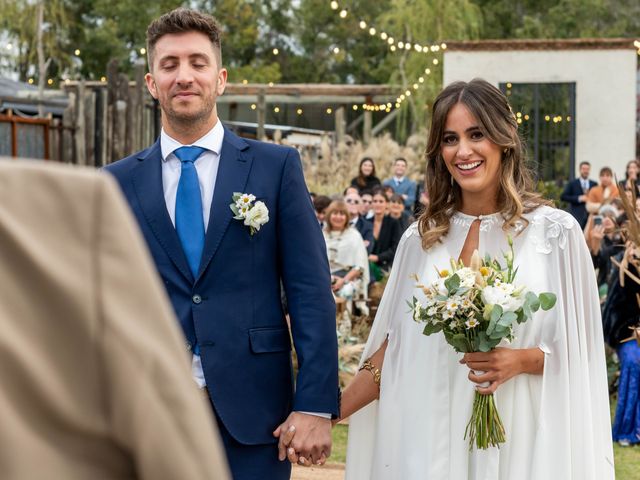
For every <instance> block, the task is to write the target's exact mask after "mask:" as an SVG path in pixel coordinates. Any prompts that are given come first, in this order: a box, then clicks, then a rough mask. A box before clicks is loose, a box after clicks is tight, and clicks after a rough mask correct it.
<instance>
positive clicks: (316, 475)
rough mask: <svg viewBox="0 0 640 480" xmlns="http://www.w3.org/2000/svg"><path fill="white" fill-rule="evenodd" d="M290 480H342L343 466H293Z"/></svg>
mask: <svg viewBox="0 0 640 480" xmlns="http://www.w3.org/2000/svg"><path fill="white" fill-rule="evenodd" d="M291 480H344V465H343V464H341V463H333V464H329V463H328V464H326V465H324V466H323V467H308V468H307V467H300V466H297V465H294V466H293V471H292V472H291Z"/></svg>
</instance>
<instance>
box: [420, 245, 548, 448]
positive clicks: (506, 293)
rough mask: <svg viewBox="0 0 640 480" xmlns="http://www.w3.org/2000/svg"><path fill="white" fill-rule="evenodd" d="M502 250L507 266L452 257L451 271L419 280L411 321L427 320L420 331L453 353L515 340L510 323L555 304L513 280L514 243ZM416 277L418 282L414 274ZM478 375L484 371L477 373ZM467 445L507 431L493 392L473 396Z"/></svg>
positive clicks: (493, 442) (494, 440)
mask: <svg viewBox="0 0 640 480" xmlns="http://www.w3.org/2000/svg"><path fill="white" fill-rule="evenodd" d="M508 243H509V251H508V252H506V253H504V254H503V256H504V261H505V266H504V268H503V266H502V265H501V264H500V263H499V262H498V260H496V259H494V258H491V257H489V256H488V255H487V256H485V258H484V259H481V258H480V255H479V254H478V252H477V251H475V252H474V253H473V256H472V258H471V265H470V266H469V267H465V266H464V265H463V264H462V262H456V261H455V260H453V259H452V260H451V270H441V271H438V279H437V280H436V281H435V282H433V283H432V284H431V285H427V286H425V285H421V284H418V285H417V287H418V288H420V289H421V290H422V292H423V293H424V299H423V300H422V301H421V300H419V299H418V298H416V297H415V296H414V297H413V299H412V301H411V302H409V305H410V307H411V311H412V314H413V319H414V320H415V321H416V322H422V323H424V324H425V327H424V331H423V333H424V334H425V335H433V334H434V333H438V332H442V333H443V334H444V337H445V340H446V341H447V343H448V344H449V345H451V346H452V347H453V348H454V350H455V351H456V352H460V353H469V352H478V351H479V352H488V351H489V350H491V349H492V348H495V347H496V346H497V345H498V344H499V343H500V342H501V341H502V339H506V340H507V341H512V340H513V339H514V334H513V327H514V324H515V323H516V322H517V323H523V322H525V321H527V320H529V319H531V317H532V316H533V314H534V313H535V312H536V311H537V310H538V309H540V308H542V310H549V309H551V308H552V307H553V306H554V305H555V303H556V296H555V295H554V294H553V293H541V294H540V295H536V294H535V293H533V292H531V291H528V290H527V289H526V287H525V286H522V285H520V286H518V285H516V284H515V283H514V280H515V277H516V273H517V271H518V269H517V268H516V269H514V268H513V257H514V254H513V241H512V240H511V238H510V237H509V238H508ZM415 278H416V281H419V280H418V278H417V276H416V277H415ZM475 373H476V374H481V373H483V372H475ZM467 437H468V438H469V448H472V447H473V444H474V443H475V445H476V447H477V448H478V449H487V448H489V446H498V445H499V444H500V443H504V441H505V432H504V427H503V425H502V421H501V420H500V415H499V414H498V411H497V409H496V405H495V401H494V398H493V394H492V395H481V394H479V393H478V392H476V394H475V399H474V403H473V410H472V413H471V419H470V420H469V423H468V424H467V428H466V430H465V437H464V438H465V439H466V438H467Z"/></svg>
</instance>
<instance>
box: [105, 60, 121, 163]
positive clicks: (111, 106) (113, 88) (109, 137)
mask: <svg viewBox="0 0 640 480" xmlns="http://www.w3.org/2000/svg"><path fill="white" fill-rule="evenodd" d="M117 98H118V61H117V60H115V59H113V60H111V61H109V64H108V65H107V108H106V112H107V121H106V127H107V128H106V135H105V137H104V143H105V146H106V155H105V157H104V163H105V164H109V163H111V162H112V161H113V158H114V153H113V143H114V142H113V137H114V122H115V109H116V100H117Z"/></svg>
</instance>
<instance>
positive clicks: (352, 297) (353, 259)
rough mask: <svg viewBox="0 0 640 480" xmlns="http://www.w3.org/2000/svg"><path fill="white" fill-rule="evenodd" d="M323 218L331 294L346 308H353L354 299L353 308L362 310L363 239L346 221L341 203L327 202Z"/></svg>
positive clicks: (366, 273) (366, 267) (365, 276)
mask: <svg viewBox="0 0 640 480" xmlns="http://www.w3.org/2000/svg"><path fill="white" fill-rule="evenodd" d="M325 221H326V224H327V225H326V227H325V228H324V229H323V233H324V240H325V243H326V245H327V257H328V258H329V267H330V269H331V288H332V289H333V293H334V294H335V295H336V296H338V297H342V298H344V299H345V300H347V309H348V310H349V311H351V310H352V308H353V302H357V303H356V305H357V307H358V308H359V309H361V310H362V309H363V307H364V306H365V305H364V304H365V302H364V301H365V300H366V298H367V287H368V285H369V265H368V261H367V249H366V248H365V246H364V241H363V240H362V237H361V236H360V234H359V233H358V231H357V230H356V229H355V228H353V227H352V226H351V224H350V222H349V211H348V210H347V205H346V204H345V202H343V201H341V200H334V201H333V202H331V205H329V207H328V208H327V214H326V217H325ZM361 302H362V303H361Z"/></svg>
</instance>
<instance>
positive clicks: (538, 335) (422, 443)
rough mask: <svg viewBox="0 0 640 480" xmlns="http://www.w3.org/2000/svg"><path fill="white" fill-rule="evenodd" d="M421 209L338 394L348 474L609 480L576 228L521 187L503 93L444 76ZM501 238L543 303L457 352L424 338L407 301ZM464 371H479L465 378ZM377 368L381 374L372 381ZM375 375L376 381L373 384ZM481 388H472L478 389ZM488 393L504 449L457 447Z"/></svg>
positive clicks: (527, 186) (591, 288)
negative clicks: (506, 338)
mask: <svg viewBox="0 0 640 480" xmlns="http://www.w3.org/2000/svg"><path fill="white" fill-rule="evenodd" d="M427 159H428V167H427V168H428V173H427V178H428V188H427V191H428V192H429V197H430V201H431V203H430V205H429V207H428V209H427V211H426V212H425V214H424V215H423V216H422V218H421V219H420V220H419V222H417V223H415V224H414V225H412V226H411V227H410V228H409V229H408V230H407V231H406V232H405V234H404V236H403V238H402V240H401V242H400V245H399V247H398V250H397V254H396V258H395V260H394V266H393V269H392V272H391V276H390V278H389V282H388V285H387V288H386V291H385V293H384V297H383V299H382V302H381V304H380V308H379V310H378V314H377V316H376V319H375V322H374V324H373V329H372V332H371V335H370V337H369V340H368V342H367V346H366V348H365V351H364V355H363V361H364V359H367V360H368V363H367V364H366V368H365V369H362V370H361V371H360V372H358V375H357V376H356V377H355V378H354V380H353V382H352V383H351V385H350V386H349V387H348V388H347V389H346V390H345V391H344V393H343V395H342V410H341V413H342V417H343V418H344V417H347V416H350V415H351V414H352V413H354V412H356V411H357V413H355V414H354V415H353V416H351V420H350V426H349V445H348V451H347V479H348V480H356V479H363V480H364V479H367V480H369V479H375V480H383V479H384V480H396V479H397V480H411V479H421V480H422V479H427V480H498V479H499V480H515V479H518V480H548V479H554V480H555V479H559V480H569V479H571V480H609V479H613V478H614V468H613V451H612V443H611V428H610V418H609V400H608V389H607V378H606V369H605V358H604V343H603V339H602V331H601V320H600V308H599V303H598V296H597V290H596V284H595V276H594V272H593V267H592V263H591V259H590V256H589V253H588V251H587V247H586V245H585V241H584V238H583V234H582V231H581V230H580V227H579V225H578V223H577V222H576V221H575V220H574V219H573V217H571V216H570V215H569V214H567V213H565V212H563V211H560V210H556V209H554V208H551V207H550V206H547V204H546V202H545V201H544V200H542V199H541V198H540V197H538V196H537V195H536V194H535V193H532V192H533V189H532V188H531V181H530V176H529V173H528V171H527V170H526V167H525V164H524V149H523V146H522V144H521V142H520V140H519V138H518V134H517V123H516V119H515V117H514V115H513V113H512V111H511V109H510V107H509V104H508V102H507V99H506V98H505V97H504V95H503V94H502V93H501V92H500V91H499V90H498V89H496V88H495V87H493V86H492V85H490V84H489V83H487V82H485V81H483V80H473V81H471V82H469V83H464V82H457V83H454V84H452V85H450V86H449V87H447V88H446V89H445V90H443V91H442V92H441V93H440V95H439V96H438V98H437V100H436V102H435V104H434V106H433V116H432V125H431V130H430V136H429V145H428V148H427ZM507 234H511V235H512V236H513V238H514V250H515V264H516V265H517V266H519V271H518V275H517V277H516V283H519V284H522V285H525V286H526V287H528V288H529V289H530V290H532V291H534V292H543V291H547V292H554V293H555V294H556V295H557V299H558V300H557V304H556V306H555V308H553V309H551V310H550V311H547V312H542V311H539V312H538V313H536V314H535V315H534V317H533V318H532V319H531V320H530V321H528V322H526V323H524V324H521V325H518V326H517V327H516V332H515V333H516V339H515V341H514V342H512V343H511V344H510V345H507V344H504V345H501V347H502V348H497V349H495V350H493V351H492V352H489V353H474V354H467V355H465V356H463V355H462V354H457V353H455V352H454V351H453V349H452V347H451V346H449V345H448V344H446V343H445V341H444V338H443V336H442V335H440V334H438V335H432V336H429V337H427V336H425V335H423V334H422V328H423V325H420V324H417V323H415V322H413V321H412V319H411V314H410V311H409V307H408V306H407V303H406V301H407V300H409V299H411V297H412V296H413V295H414V294H415V293H416V290H415V283H416V282H415V280H414V279H412V278H411V276H412V274H417V275H418V277H419V278H420V280H421V281H422V282H423V283H425V284H427V283H430V282H431V281H433V280H435V276H436V275H437V274H436V269H435V268H434V267H439V268H446V267H447V266H448V265H449V259H450V258H460V259H461V260H462V261H463V262H464V263H465V264H467V265H468V264H469V260H470V257H471V255H472V253H473V251H474V250H475V249H477V250H478V251H479V252H480V254H481V255H482V256H484V254H485V253H488V254H490V255H492V256H495V257H496V258H500V257H501V252H503V251H507V250H508V245H507ZM471 369H475V370H482V371H485V372H486V373H485V374H484V375H480V376H475V375H473V374H472V373H471ZM378 373H380V376H377V375H376V374H378ZM376 380H378V382H376ZM485 381H488V382H490V384H489V387H487V388H480V387H479V386H478V385H479V384H481V383H482V382H485ZM475 388H478V389H479V391H480V392H481V393H485V394H488V393H492V392H495V400H496V404H497V406H498V409H499V412H500V415H501V418H502V421H503V424H504V427H505V431H506V443H504V444H502V445H501V447H500V448H499V449H498V448H495V447H493V448H489V449H488V450H484V451H478V450H476V449H475V448H473V449H472V450H470V449H469V444H468V441H467V440H465V439H464V434H465V426H466V424H467V421H468V420H469V417H470V414H471V407H472V403H473V396H474V389H475Z"/></svg>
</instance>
